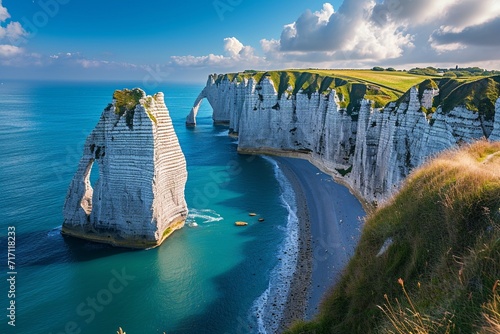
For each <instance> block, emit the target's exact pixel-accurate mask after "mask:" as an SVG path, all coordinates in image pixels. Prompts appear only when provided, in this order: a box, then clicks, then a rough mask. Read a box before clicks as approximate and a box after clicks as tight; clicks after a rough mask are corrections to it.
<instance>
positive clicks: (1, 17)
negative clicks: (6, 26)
mask: <svg viewBox="0 0 500 334" xmlns="http://www.w3.org/2000/svg"><path fill="white" fill-rule="evenodd" d="M8 18H10V14H9V12H8V11H7V8H5V7H4V6H3V5H2V0H0V23H1V22H4V21H5V20H7V19H8Z"/></svg>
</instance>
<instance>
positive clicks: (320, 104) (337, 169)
mask: <svg viewBox="0 0 500 334" xmlns="http://www.w3.org/2000/svg"><path fill="white" fill-rule="evenodd" d="M278 75H281V77H283V73H281V74H278ZM332 80H333V79H332ZM441 80H442V81H439V82H438V83H439V85H438V84H436V83H435V82H433V81H426V82H424V83H422V84H420V85H418V86H415V87H413V88H411V89H410V90H409V91H408V92H406V94H404V95H403V96H402V97H401V98H400V99H399V100H398V101H397V102H392V103H389V104H388V105H386V106H385V107H383V108H374V104H373V102H372V101H371V100H368V99H366V98H363V97H364V96H365V97H366V96H368V92H366V93H362V95H361V98H358V99H355V98H354V97H353V96H351V97H350V100H349V104H348V105H347V103H346V100H347V99H348V98H349V96H347V94H346V93H345V92H346V90H345V89H344V87H345V85H347V83H342V82H341V83H339V84H338V85H337V87H334V88H331V89H325V88H324V87H325V86H326V85H321V86H323V88H322V89H319V88H318V89H316V90H311V89H308V91H307V92H306V91H305V90H297V88H295V89H294V87H287V84H285V85H283V82H282V81H281V82H279V83H275V82H273V80H272V78H271V77H270V76H263V77H262V78H261V79H258V80H256V79H254V78H253V77H251V76H250V77H249V78H247V77H243V78H241V77H234V78H230V77H228V75H219V76H216V75H211V76H210V77H209V79H208V82H207V85H206V87H205V88H204V89H203V91H202V92H201V94H200V96H199V97H198V99H197V100H196V102H195V105H194V107H193V109H192V111H191V113H190V114H189V116H188V117H187V120H186V123H187V125H190V126H193V125H195V124H196V114H197V112H198V108H199V106H200V103H201V102H202V100H203V99H204V98H206V99H207V100H208V101H209V103H210V105H211V106H212V108H213V119H214V121H215V122H218V123H227V124H228V125H229V130H230V133H233V134H235V135H238V137H239V144H238V151H239V152H241V153H277V154H280V153H287V154H291V155H298V154H302V155H304V154H307V156H308V158H309V159H310V160H311V162H313V163H314V164H316V165H317V166H318V167H320V168H322V169H324V170H326V171H329V172H331V173H334V174H336V175H337V176H338V178H339V180H341V181H342V182H344V183H346V184H347V185H349V186H350V187H351V189H352V190H353V191H355V192H356V193H357V194H358V195H360V196H361V197H363V198H364V199H366V200H367V201H369V202H374V201H381V200H384V199H387V198H388V197H389V196H390V195H391V194H393V193H394V192H395V190H396V189H397V188H398V187H399V185H400V183H401V181H402V180H403V179H404V178H405V177H406V176H408V174H409V173H410V171H411V170H412V169H414V168H415V167H417V166H420V165H421V164H422V163H423V162H424V161H426V160H427V159H428V158H429V157H430V156H432V155H434V154H436V153H438V152H440V151H442V150H444V149H447V148H450V147H452V146H454V145H457V144H460V143H461V142H469V141H471V140H473V139H478V138H481V137H486V138H490V139H491V140H500V116H498V115H500V99H498V100H497V101H496V104H495V102H494V101H493V104H491V101H490V100H488V98H491V96H489V95H488V97H486V98H484V99H482V98H481V97H480V95H481V92H483V91H488V92H489V93H488V94H490V93H491V91H498V87H499V82H500V79H499V78H498V77H494V78H487V79H482V80H479V81H476V82H473V83H471V84H468V85H465V84H464V85H460V83H459V82H458V81H453V80H450V79H441ZM323 81H325V80H323ZM310 82H312V83H311V85H310V86H309V87H312V85H313V84H314V83H317V82H319V81H318V79H316V81H313V80H312V79H311V80H310ZM342 85H344V86H342ZM332 86H333V84H332ZM317 87H319V84H317ZM359 88H360V87H359V84H358V85H357V86H355V85H352V86H349V89H348V91H350V92H354V91H355V89H359ZM361 88H362V87H361ZM364 89H365V90H367V88H366V87H365V88H364ZM369 89H371V92H370V94H372V95H373V94H377V89H378V88H377V87H370V88H369ZM294 90H295V91H294ZM340 92H343V93H340ZM471 92H475V93H474V94H476V97H473V98H471V99H470V100H467V99H466V97H467V96H468V95H467V94H469V95H470V94H472V93H471ZM490 95H491V94H490ZM497 97H498V94H496V97H495V99H496V98H497ZM476 100H477V101H476ZM488 103H489V104H488ZM476 107H477V108H478V110H471V109H474V108H476ZM495 116H496V117H495Z"/></svg>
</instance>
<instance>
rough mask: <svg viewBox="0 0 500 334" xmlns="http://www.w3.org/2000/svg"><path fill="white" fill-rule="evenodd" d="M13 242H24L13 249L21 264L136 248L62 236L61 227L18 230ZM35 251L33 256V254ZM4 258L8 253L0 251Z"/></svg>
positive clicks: (73, 260) (0, 257)
mask: <svg viewBox="0 0 500 334" xmlns="http://www.w3.org/2000/svg"><path fill="white" fill-rule="evenodd" d="M16 242H17V243H18V244H20V245H23V247H18V248H17V249H16V253H17V254H16V256H17V258H18V259H19V263H18V266H19V267H20V268H23V267H31V266H43V265H52V264H61V263H76V262H90V261H93V260H96V259H99V258H105V257H112V256H114V255H117V254H122V253H127V252H134V251H136V250H133V249H127V248H118V247H113V246H111V245H106V244H99V243H95V242H91V241H86V240H79V239H76V238H72V237H68V236H64V235H62V234H61V232H60V228H56V229H53V230H50V231H46V230H44V231H36V232H29V233H17V234H16ZM0 244H5V245H6V244H7V236H2V237H1V238H0ZM35 254H36V256H34V255H35ZM3 260H5V263H6V262H7V253H5V254H4V253H2V254H1V255H0V261H3Z"/></svg>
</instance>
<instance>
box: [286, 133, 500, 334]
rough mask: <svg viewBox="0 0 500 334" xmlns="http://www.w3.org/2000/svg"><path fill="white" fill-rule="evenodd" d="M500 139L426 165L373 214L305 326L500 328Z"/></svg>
mask: <svg viewBox="0 0 500 334" xmlns="http://www.w3.org/2000/svg"><path fill="white" fill-rule="evenodd" d="M498 280H500V143H499V142H495V143H491V142H487V141H479V142H476V143H474V144H471V145H466V146H463V147H461V148H460V149H454V150H450V151H447V152H444V153H442V154H440V155H439V156H438V157H437V158H435V159H433V160H432V161H430V162H429V163H427V164H426V165H424V166H422V167H421V168H419V169H417V170H416V171H415V172H414V173H412V174H411V175H410V176H409V177H408V179H407V180H406V181H405V184H404V186H403V187H402V189H401V191H400V192H399V193H398V194H396V195H395V196H394V197H393V198H392V200H391V201H390V202H388V203H387V204H386V205H385V206H383V207H380V208H379V209H377V210H376V211H375V212H373V213H372V214H370V216H369V217H368V218H367V221H366V223H365V227H364V229H363V232H362V236H361V240H360V243H359V245H358V247H357V249H356V252H355V255H354V256H353V258H352V259H351V261H350V263H349V264H348V266H347V268H346V270H345V272H344V273H343V276H342V278H341V280H340V282H339V283H338V284H337V285H336V287H335V288H334V289H333V290H332V291H331V292H330V293H328V295H327V296H326V298H325V299H324V301H323V303H322V306H321V311H320V314H319V315H318V316H317V317H316V319H314V320H313V321H311V322H308V323H298V324H296V325H295V326H294V327H293V328H292V329H290V330H289V331H288V332H287V333H288V334H298V333H304V334H305V333H311V334H312V333H314V334H321V333H410V332H412V333H498V330H499V329H500V292H499V289H500V287H499V286H498V283H499V281H498Z"/></svg>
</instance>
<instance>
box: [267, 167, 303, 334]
mask: <svg viewBox="0 0 500 334" xmlns="http://www.w3.org/2000/svg"><path fill="white" fill-rule="evenodd" d="M273 159H274V160H275V161H276V162H277V164H278V168H279V169H280V170H281V172H282V173H283V175H284V176H285V177H286V178H287V179H288V182H290V185H291V186H292V189H293V192H294V193H295V201H296V205H297V219H298V225H299V226H298V230H299V233H298V252H297V267H296V269H295V273H294V275H293V280H292V282H291V284H290V290H289V291H288V296H287V299H286V301H285V305H286V307H285V310H284V312H283V315H282V318H281V319H280V325H279V327H278V333H282V332H283V331H284V330H286V329H287V328H288V327H290V325H292V323H293V322H294V321H296V320H302V319H304V316H305V314H306V310H307V306H308V305H307V300H308V295H309V292H310V289H311V284H312V280H311V278H312V247H311V242H312V238H311V221H310V218H309V209H308V207H307V202H306V198H305V194H304V192H303V190H302V187H301V186H300V183H299V181H298V180H297V177H296V175H295V174H294V172H293V171H292V170H291V169H290V167H289V166H288V164H287V163H286V162H284V161H281V160H280V159H276V157H273Z"/></svg>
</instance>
